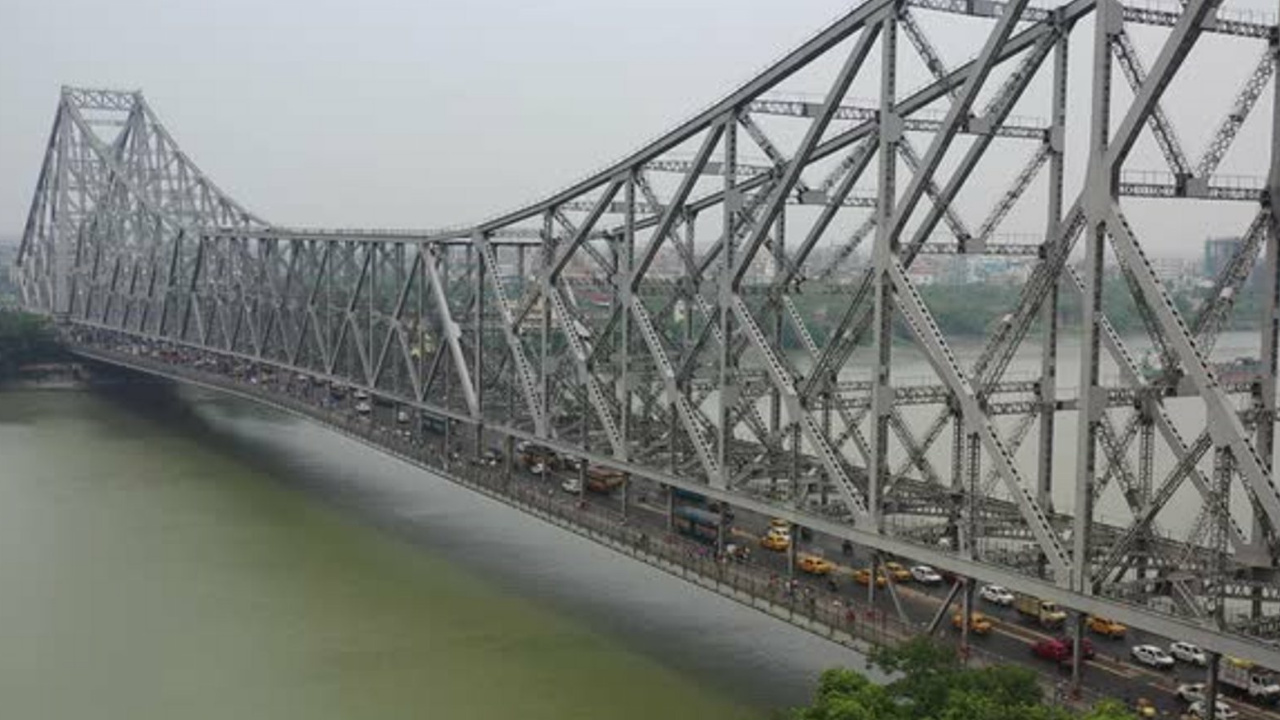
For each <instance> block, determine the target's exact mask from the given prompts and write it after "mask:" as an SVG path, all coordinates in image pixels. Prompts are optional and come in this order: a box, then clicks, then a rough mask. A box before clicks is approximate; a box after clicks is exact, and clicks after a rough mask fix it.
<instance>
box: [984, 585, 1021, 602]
mask: <svg viewBox="0 0 1280 720" xmlns="http://www.w3.org/2000/svg"><path fill="white" fill-rule="evenodd" d="M978 597H980V598H982V599H983V600H986V601H987V602H991V603H995V604H996V605H1012V604H1013V593H1011V592H1009V590H1008V588H1003V587H1000V586H999V585H983V586H982V589H981V590H979V591H978Z"/></svg>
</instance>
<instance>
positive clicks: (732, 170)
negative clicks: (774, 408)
mask: <svg viewBox="0 0 1280 720" xmlns="http://www.w3.org/2000/svg"><path fill="white" fill-rule="evenodd" d="M721 122H722V123H723V124H724V139H723V142H724V235H723V237H724V249H723V250H722V251H721V253H720V255H721V265H720V288H719V293H718V296H719V301H718V307H719V310H720V313H719V315H720V317H719V322H720V358H719V364H720V375H719V385H720V388H719V393H718V400H717V404H718V405H719V413H718V414H719V421H718V423H717V425H718V428H717V429H718V430H719V442H718V447H717V450H718V451H719V458H718V461H719V463H720V477H718V478H708V481H709V482H710V483H711V486H712V487H717V488H726V487H728V486H729V475H730V473H731V468H732V467H733V466H732V463H731V461H732V449H731V444H732V442H733V428H731V427H730V422H731V420H732V417H733V412H732V411H733V408H734V407H736V406H737V404H738V386H737V379H736V377H735V373H734V367H733V365H734V357H733V351H732V348H733V337H734V336H733V312H732V311H731V310H730V308H731V307H733V296H734V294H735V292H736V291H735V290H734V287H733V276H734V271H735V270H736V269H737V266H738V253H737V242H736V240H735V235H736V230H737V226H738V221H739V217H738V210H739V208H740V207H741V205H742V193H741V192H739V191H738V178H737V175H738V118H737V115H736V114H735V113H729V114H728V115H726V116H725V118H724V119H723V120H722V121H721ZM693 292H697V289H696V288H694V290H693ZM689 310H690V312H692V308H690V309H689Z"/></svg>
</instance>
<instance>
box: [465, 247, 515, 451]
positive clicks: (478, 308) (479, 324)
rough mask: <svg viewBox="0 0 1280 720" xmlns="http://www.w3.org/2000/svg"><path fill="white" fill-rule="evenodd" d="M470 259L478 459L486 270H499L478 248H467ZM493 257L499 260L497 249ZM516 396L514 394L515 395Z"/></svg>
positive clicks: (481, 441)
mask: <svg viewBox="0 0 1280 720" xmlns="http://www.w3.org/2000/svg"><path fill="white" fill-rule="evenodd" d="M467 251H468V257H469V258H470V259H471V261H472V266H471V272H472V276H471V281H472V283H473V284H472V287H474V288H475V293H476V300H475V329H474V332H475V347H474V348H472V361H471V363H472V368H471V370H472V373H471V385H472V388H473V389H474V392H475V395H476V413H477V414H476V417H475V418H474V420H475V442H476V448H475V453H476V458H480V457H483V456H484V283H485V272H486V270H487V269H488V270H492V271H493V272H494V274H497V273H498V268H485V264H486V263H485V259H484V255H482V254H481V253H479V252H477V251H476V248H475V247H473V246H471V245H468V246H467ZM493 257H495V258H497V257H498V253H497V249H496V248H495V249H494V254H493ZM513 394H514V393H513Z"/></svg>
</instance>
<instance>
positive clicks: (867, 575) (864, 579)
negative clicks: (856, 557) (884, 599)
mask: <svg viewBox="0 0 1280 720" xmlns="http://www.w3.org/2000/svg"><path fill="white" fill-rule="evenodd" d="M853 581H854V582H856V583H858V584H859V585H869V584H871V570H870V568H858V569H857V570H854V571H853ZM888 584H889V581H888V579H886V578H885V576H884V571H882V570H877V571H876V587H878V588H882V587H884V586H885V585H888Z"/></svg>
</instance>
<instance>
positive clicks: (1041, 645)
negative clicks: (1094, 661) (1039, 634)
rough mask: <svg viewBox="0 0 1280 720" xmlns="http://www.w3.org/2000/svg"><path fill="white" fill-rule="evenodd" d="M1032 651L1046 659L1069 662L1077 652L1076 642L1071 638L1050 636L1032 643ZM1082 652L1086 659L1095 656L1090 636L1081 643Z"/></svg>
mask: <svg viewBox="0 0 1280 720" xmlns="http://www.w3.org/2000/svg"><path fill="white" fill-rule="evenodd" d="M1031 652H1032V654H1034V655H1035V656H1036V657H1040V658H1044V659H1045V660H1053V661H1054V662H1058V663H1068V662H1071V656H1072V654H1073V653H1074V652H1075V643H1073V642H1072V641H1071V638H1049V639H1047V640H1041V641H1039V642H1037V643H1036V644H1035V645H1032V646H1031ZM1080 652H1081V654H1083V655H1084V657H1085V658H1086V659H1089V658H1092V657H1093V656H1094V648H1093V643H1091V642H1089V639H1088V638H1085V639H1084V641H1083V642H1082V643H1081V644H1080Z"/></svg>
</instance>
